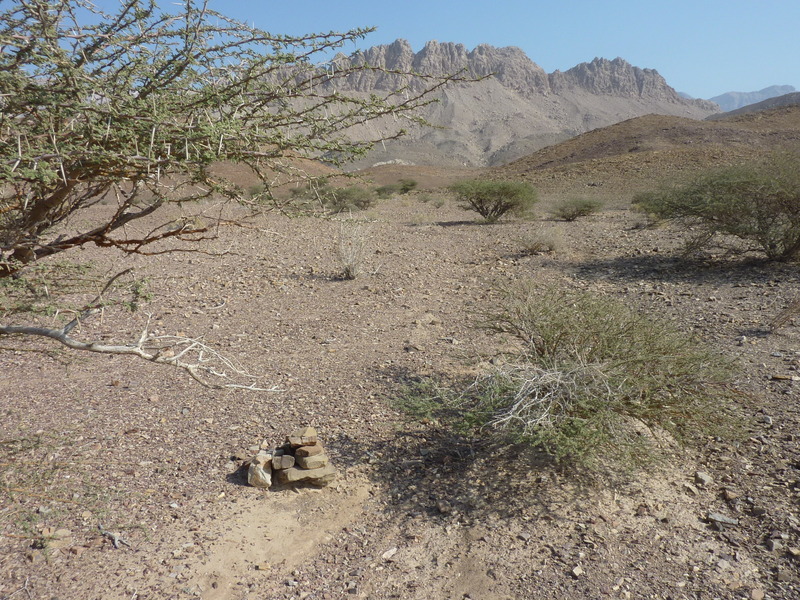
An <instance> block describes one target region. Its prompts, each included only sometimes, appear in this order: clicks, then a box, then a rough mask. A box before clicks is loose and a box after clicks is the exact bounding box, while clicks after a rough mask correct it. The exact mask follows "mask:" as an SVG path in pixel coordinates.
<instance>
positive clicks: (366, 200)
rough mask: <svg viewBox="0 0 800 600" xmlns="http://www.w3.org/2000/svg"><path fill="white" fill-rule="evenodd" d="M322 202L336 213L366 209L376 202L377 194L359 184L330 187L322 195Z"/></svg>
mask: <svg viewBox="0 0 800 600" xmlns="http://www.w3.org/2000/svg"><path fill="white" fill-rule="evenodd" d="M322 203H323V205H324V206H325V208H327V209H328V210H330V211H331V212H334V213H340V212H343V211H348V210H366V209H368V208H369V207H370V206H372V205H373V204H374V203H375V196H374V195H373V194H372V192H370V191H369V190H368V189H366V188H362V187H358V186H350V187H343V188H330V189H328V190H326V192H325V194H324V195H323V196H322Z"/></svg>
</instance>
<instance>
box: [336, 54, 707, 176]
mask: <svg viewBox="0 0 800 600" xmlns="http://www.w3.org/2000/svg"><path fill="white" fill-rule="evenodd" d="M335 62H336V63H338V64H339V65H340V66H345V65H347V64H352V63H366V64H369V65H371V66H373V67H377V69H376V70H373V71H369V72H361V73H359V74H357V75H354V76H351V77H350V78H349V79H348V80H347V81H346V83H345V84H344V85H345V86H346V87H348V90H347V91H350V92H358V93H373V92H386V91H390V90H394V89H398V88H401V87H402V86H403V85H405V84H407V83H408V80H407V78H406V77H404V76H402V75H397V74H395V73H392V71H402V72H408V71H415V72H419V73H422V74H424V75H443V74H447V73H457V72H461V71H463V72H465V73H466V74H468V75H470V76H472V77H476V78H480V77H486V79H483V80H481V81H477V82H464V83H458V84H453V85H450V86H448V87H447V88H446V89H444V90H442V91H441V92H440V93H439V95H438V98H439V100H440V102H439V103H437V104H434V105H431V106H429V107H427V108H426V109H425V112H424V114H423V116H424V117H425V118H426V119H427V120H428V121H429V122H431V123H433V124H435V125H438V126H440V127H441V128H442V129H424V128H412V130H411V131H410V133H409V135H408V136H407V137H405V138H403V139H401V140H398V141H393V142H391V143H387V144H386V145H385V146H381V147H380V148H378V149H376V150H375V151H373V152H372V153H371V154H370V155H369V156H368V157H367V158H366V159H365V160H362V161H360V162H359V163H357V165H356V167H364V166H368V165H370V164H374V163H376V162H382V161H392V160H394V161H405V162H410V163H416V164H434V165H442V166H444V165H452V166H465V165H469V166H486V165H497V164H503V163H505V162H509V161H510V160H513V159H516V158H519V157H521V156H524V155H525V154H528V153H530V152H533V151H535V150H538V149H539V148H542V147H544V146H547V145H550V144H553V143H557V142H559V141H562V140H565V139H568V138H570V137H573V136H575V135H578V134H580V133H583V132H586V131H590V130H592V129H595V128H597V127H603V126H607V125H611V124H613V123H617V122H619V121H623V120H625V119H629V118H632V117H636V116H641V115H645V114H650V113H657V114H666V115H679V116H684V117H690V118H696V119H702V118H704V117H706V116H708V115H710V114H713V113H715V112H718V111H719V107H718V106H717V105H716V104H713V103H711V102H708V101H706V100H687V99H684V98H681V97H680V96H679V95H678V93H677V92H676V91H675V90H674V89H673V88H672V87H670V86H669V85H668V84H667V82H666V81H665V80H664V78H663V77H662V76H661V75H660V74H659V73H658V72H657V71H656V70H654V69H642V68H639V67H634V66H632V65H631V64H629V63H628V62H627V61H625V60H623V59H622V58H615V59H613V60H608V59H605V58H595V59H594V60H593V61H591V62H588V63H581V64H579V65H576V66H575V67H573V68H571V69H569V70H567V71H563V72H562V71H554V72H553V73H549V74H548V73H547V72H545V71H544V69H542V68H541V67H540V66H539V65H537V64H536V63H535V62H533V61H532V60H531V59H530V58H529V57H528V56H527V55H526V54H525V53H524V52H523V51H522V50H520V49H519V48H516V47H505V48H495V47H493V46H489V45H486V44H481V45H479V46H477V47H475V48H474V49H473V50H471V51H470V50H467V48H466V47H465V46H464V45H463V44H456V43H451V42H446V43H439V42H435V41H431V42H428V43H427V44H426V45H425V47H424V48H423V49H422V50H421V51H419V52H416V53H415V52H414V51H413V49H412V48H411V46H410V44H409V43H408V42H407V41H405V40H397V41H395V42H394V43H392V44H389V45H382V46H374V47H372V48H368V49H366V50H363V51H359V52H356V53H355V54H353V55H351V56H349V57H346V56H344V55H340V56H338V57H337V58H336V61H335ZM337 85H340V86H341V85H342V84H341V83H338V84H337ZM363 134H364V135H365V136H366V135H367V134H368V133H367V132H363Z"/></svg>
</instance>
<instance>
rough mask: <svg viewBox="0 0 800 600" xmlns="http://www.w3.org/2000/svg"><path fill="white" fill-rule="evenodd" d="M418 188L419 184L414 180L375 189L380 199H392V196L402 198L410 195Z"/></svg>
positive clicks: (405, 180)
mask: <svg viewBox="0 0 800 600" xmlns="http://www.w3.org/2000/svg"><path fill="white" fill-rule="evenodd" d="M416 187H417V182H416V181H414V180H413V179H401V180H400V181H398V182H397V183H390V184H388V185H382V186H380V187H377V188H375V194H376V195H377V196H378V198H391V197H392V196H398V195H399V196H402V195H405V194H408V193H409V192H411V191H412V190H414V189H415V188H416Z"/></svg>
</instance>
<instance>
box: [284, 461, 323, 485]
mask: <svg viewBox="0 0 800 600" xmlns="http://www.w3.org/2000/svg"><path fill="white" fill-rule="evenodd" d="M336 473H337V471H336V468H335V467H334V466H333V465H327V466H324V467H321V468H319V469H298V468H297V467H291V468H289V469H283V470H281V471H275V476H276V477H277V478H278V481H280V482H281V483H300V482H304V483H310V484H312V485H318V486H324V485H328V484H329V483H330V482H331V481H333V480H334V479H335V478H336Z"/></svg>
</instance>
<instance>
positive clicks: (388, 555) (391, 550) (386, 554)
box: [381, 548, 397, 561]
mask: <svg viewBox="0 0 800 600" xmlns="http://www.w3.org/2000/svg"><path fill="white" fill-rule="evenodd" d="M395 554H397V548H389V549H388V550H387V551H386V552H384V553H383V554H381V558H382V559H383V560H385V561H390V560H392V557H393V556H394V555H395Z"/></svg>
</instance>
